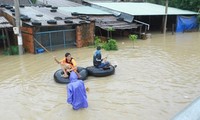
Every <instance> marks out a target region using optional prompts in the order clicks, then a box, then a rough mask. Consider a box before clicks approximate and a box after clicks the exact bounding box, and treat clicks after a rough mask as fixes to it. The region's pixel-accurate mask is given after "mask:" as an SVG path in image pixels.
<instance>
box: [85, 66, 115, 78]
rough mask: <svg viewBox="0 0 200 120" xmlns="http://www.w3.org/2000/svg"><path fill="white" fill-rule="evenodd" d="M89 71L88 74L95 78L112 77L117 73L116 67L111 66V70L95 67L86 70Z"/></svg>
mask: <svg viewBox="0 0 200 120" xmlns="http://www.w3.org/2000/svg"><path fill="white" fill-rule="evenodd" d="M86 69H87V71H88V74H89V75H91V76H95V77H104V76H108V75H112V74H114V73H115V67H114V66H109V68H107V69H104V68H97V67H95V66H89V67H87V68H86Z"/></svg>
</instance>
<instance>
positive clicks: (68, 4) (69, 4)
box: [37, 0, 82, 7]
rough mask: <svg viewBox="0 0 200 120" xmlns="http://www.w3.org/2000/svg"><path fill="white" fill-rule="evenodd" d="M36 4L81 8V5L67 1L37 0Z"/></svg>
mask: <svg viewBox="0 0 200 120" xmlns="http://www.w3.org/2000/svg"><path fill="white" fill-rule="evenodd" d="M37 2H38V3H42V4H49V5H53V6H57V7H77V6H82V5H81V4H78V3H75V2H71V1H68V0H37Z"/></svg>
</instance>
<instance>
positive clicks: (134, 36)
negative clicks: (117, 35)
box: [128, 34, 138, 42]
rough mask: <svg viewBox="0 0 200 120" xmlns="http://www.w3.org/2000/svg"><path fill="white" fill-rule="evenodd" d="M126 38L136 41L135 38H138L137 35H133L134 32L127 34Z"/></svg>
mask: <svg viewBox="0 0 200 120" xmlns="http://www.w3.org/2000/svg"><path fill="white" fill-rule="evenodd" d="M128 38H129V39H130V40H131V41H133V42H134V41H136V40H137V38H138V36H137V35H134V34H130V35H129V36H128Z"/></svg>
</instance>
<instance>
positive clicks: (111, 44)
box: [102, 39, 118, 50]
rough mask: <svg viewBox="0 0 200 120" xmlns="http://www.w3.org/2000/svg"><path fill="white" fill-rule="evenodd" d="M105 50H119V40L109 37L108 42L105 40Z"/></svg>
mask: <svg viewBox="0 0 200 120" xmlns="http://www.w3.org/2000/svg"><path fill="white" fill-rule="evenodd" d="M102 48H104V49H105V50H118V47H117V42H116V40H114V39H109V40H108V42H105V43H104V44H103V46H102Z"/></svg>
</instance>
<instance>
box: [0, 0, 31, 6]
mask: <svg viewBox="0 0 200 120" xmlns="http://www.w3.org/2000/svg"><path fill="white" fill-rule="evenodd" d="M0 4H8V5H14V0H0ZM19 4H20V5H22V4H24V5H29V4H31V3H30V1H29V0H19Z"/></svg>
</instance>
